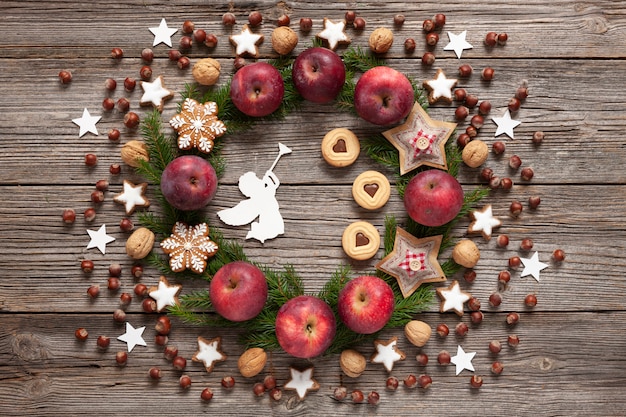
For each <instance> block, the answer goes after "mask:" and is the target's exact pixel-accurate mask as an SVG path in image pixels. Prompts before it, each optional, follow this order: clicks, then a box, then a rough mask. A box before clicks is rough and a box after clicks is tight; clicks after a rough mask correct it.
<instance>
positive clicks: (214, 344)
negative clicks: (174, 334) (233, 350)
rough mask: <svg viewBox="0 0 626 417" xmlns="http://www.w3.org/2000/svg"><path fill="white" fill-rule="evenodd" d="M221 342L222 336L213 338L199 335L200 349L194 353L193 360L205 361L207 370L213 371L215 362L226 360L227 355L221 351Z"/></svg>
mask: <svg viewBox="0 0 626 417" xmlns="http://www.w3.org/2000/svg"><path fill="white" fill-rule="evenodd" d="M221 343H222V339H221V338H220V337H216V338H215V339H211V340H207V339H205V338H204V337H198V351H197V352H196V353H195V354H194V355H193V357H192V358H191V360H192V361H194V362H202V363H204V368H205V369H206V371H207V372H211V371H212V370H213V367H214V366H215V362H221V361H224V360H226V355H224V354H223V353H222V352H221V351H220V348H221Z"/></svg>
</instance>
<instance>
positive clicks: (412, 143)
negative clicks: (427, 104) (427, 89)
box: [383, 103, 456, 175]
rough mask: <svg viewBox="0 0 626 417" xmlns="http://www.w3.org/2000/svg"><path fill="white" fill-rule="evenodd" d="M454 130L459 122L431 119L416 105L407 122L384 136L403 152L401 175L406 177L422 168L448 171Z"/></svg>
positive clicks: (388, 131)
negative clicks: (451, 136) (448, 143)
mask: <svg viewBox="0 0 626 417" xmlns="http://www.w3.org/2000/svg"><path fill="white" fill-rule="evenodd" d="M455 128H456V123H448V122H443V121H439V120H433V119H431V118H430V116H429V115H428V113H426V111H425V110H424V109H423V108H422V106H421V105H420V104H419V103H415V104H414V105H413V110H411V113H410V114H409V116H408V117H407V119H406V121H405V122H404V123H403V124H401V125H400V126H397V127H395V128H393V129H391V130H387V131H385V132H383V136H385V138H387V140H388V141H389V142H391V144H392V145H393V146H395V147H396V148H397V149H398V151H399V152H400V175H404V174H406V173H407V172H410V171H412V170H414V169H416V168H418V167H420V166H422V165H428V166H431V167H434V168H441V169H444V170H447V169H448V162H447V160H446V142H448V139H449V138H450V135H451V134H452V132H453V131H454V129H455Z"/></svg>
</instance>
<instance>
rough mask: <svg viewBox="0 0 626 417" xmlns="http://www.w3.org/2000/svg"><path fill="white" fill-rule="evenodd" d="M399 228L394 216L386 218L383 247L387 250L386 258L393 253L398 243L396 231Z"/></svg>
mask: <svg viewBox="0 0 626 417" xmlns="http://www.w3.org/2000/svg"><path fill="white" fill-rule="evenodd" d="M397 228H398V222H397V221H396V218H395V217H394V216H385V234H384V238H383V247H384V250H385V256H387V255H389V254H390V253H391V252H392V251H393V247H394V245H395V243H396V229H397Z"/></svg>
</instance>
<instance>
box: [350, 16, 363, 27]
mask: <svg viewBox="0 0 626 417" xmlns="http://www.w3.org/2000/svg"><path fill="white" fill-rule="evenodd" d="M352 26H354V29H355V30H363V29H365V19H363V18H362V17H360V16H359V17H357V18H355V19H354V22H353V23H352Z"/></svg>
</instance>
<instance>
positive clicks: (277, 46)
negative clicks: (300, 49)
mask: <svg viewBox="0 0 626 417" xmlns="http://www.w3.org/2000/svg"><path fill="white" fill-rule="evenodd" d="M297 44H298V34H297V33H296V32H294V31H293V29H291V28H289V27H287V26H279V27H277V28H276V29H274V31H273V32H272V48H274V50H275V51H276V52H278V53H279V54H280V55H287V54H289V53H290V52H291V51H293V48H295V47H296V45H297Z"/></svg>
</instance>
